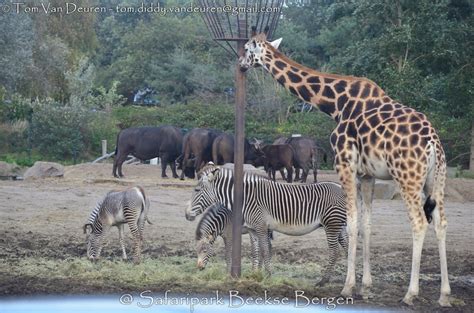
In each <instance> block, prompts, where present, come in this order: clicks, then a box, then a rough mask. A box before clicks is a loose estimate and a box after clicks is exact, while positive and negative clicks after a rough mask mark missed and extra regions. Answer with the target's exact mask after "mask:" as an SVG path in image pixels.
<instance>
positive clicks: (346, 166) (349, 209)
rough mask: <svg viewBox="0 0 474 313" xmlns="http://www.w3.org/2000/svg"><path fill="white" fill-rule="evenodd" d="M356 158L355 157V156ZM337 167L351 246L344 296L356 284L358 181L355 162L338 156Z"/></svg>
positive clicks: (342, 293)
mask: <svg viewBox="0 0 474 313" xmlns="http://www.w3.org/2000/svg"><path fill="white" fill-rule="evenodd" d="M354 159H355V157H354ZM336 162H338V164H336V169H337V172H338V174H339V178H340V180H341V183H342V187H343V189H344V191H345V193H346V201H347V203H346V214H347V233H348V235H349V248H348V254H347V276H346V281H345V283H344V288H343V289H342V292H341V295H342V296H343V297H351V296H352V290H353V288H354V286H355V277H356V276H355V259H356V249H357V231H358V230H357V182H356V168H355V163H352V162H351V163H349V162H344V163H342V162H341V157H338V158H337V161H336Z"/></svg>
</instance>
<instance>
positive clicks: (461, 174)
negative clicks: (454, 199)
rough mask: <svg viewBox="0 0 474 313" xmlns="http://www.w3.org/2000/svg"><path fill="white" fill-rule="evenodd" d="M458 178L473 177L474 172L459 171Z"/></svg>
mask: <svg viewBox="0 0 474 313" xmlns="http://www.w3.org/2000/svg"><path fill="white" fill-rule="evenodd" d="M457 177H459V178H468V179H474V172H472V171H461V172H460V173H459V176H457Z"/></svg>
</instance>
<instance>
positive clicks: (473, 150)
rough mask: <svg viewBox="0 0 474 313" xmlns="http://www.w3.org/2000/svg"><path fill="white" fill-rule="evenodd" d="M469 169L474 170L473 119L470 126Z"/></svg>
mask: <svg viewBox="0 0 474 313" xmlns="http://www.w3.org/2000/svg"><path fill="white" fill-rule="evenodd" d="M469 170H470V171H471V172H474V119H473V120H472V127H471V159H470V161H469Z"/></svg>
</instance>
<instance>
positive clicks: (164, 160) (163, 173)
mask: <svg viewBox="0 0 474 313" xmlns="http://www.w3.org/2000/svg"><path fill="white" fill-rule="evenodd" d="M160 161H161V177H162V178H166V177H168V176H166V166H168V156H166V155H163V156H161V160H160Z"/></svg>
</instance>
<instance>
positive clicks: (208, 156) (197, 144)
mask: <svg viewBox="0 0 474 313" xmlns="http://www.w3.org/2000/svg"><path fill="white" fill-rule="evenodd" d="M221 133H222V132H221V131H218V130H215V129H208V128H194V129H192V130H191V131H190V132H188V133H187V134H186V135H185V136H184V138H183V160H182V167H183V168H182V169H183V171H182V172H181V179H184V176H185V170H187V168H188V167H189V161H190V160H191V159H192V158H193V157H194V169H195V171H196V172H199V170H200V169H201V168H202V167H203V166H204V165H205V164H206V163H207V162H210V161H212V143H213V142H214V139H215V138H216V137H217V136H219V135H220V134H221Z"/></svg>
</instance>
